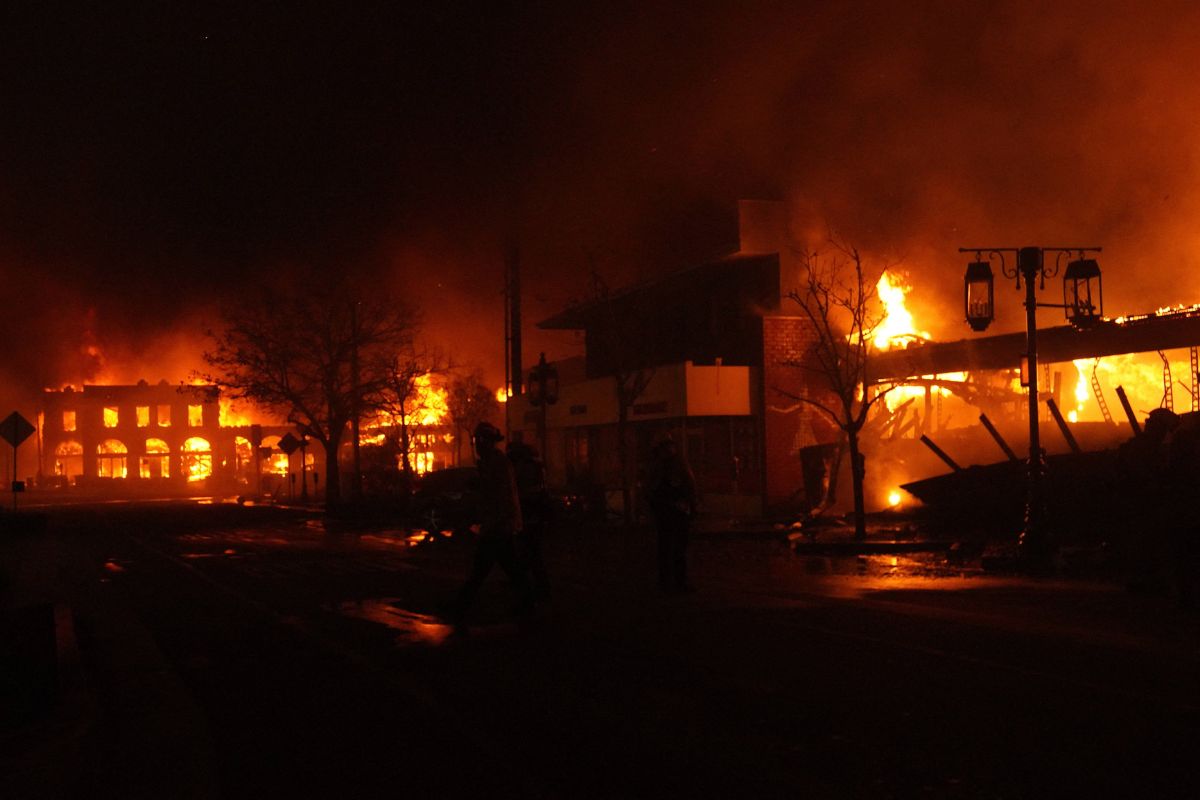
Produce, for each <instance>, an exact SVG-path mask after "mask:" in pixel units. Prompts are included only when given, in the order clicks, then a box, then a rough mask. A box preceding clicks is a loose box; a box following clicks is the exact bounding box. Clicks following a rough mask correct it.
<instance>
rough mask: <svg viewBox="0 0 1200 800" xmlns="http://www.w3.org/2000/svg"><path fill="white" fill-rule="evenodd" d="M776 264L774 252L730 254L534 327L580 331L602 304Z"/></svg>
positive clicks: (576, 307) (585, 304) (571, 309)
mask: <svg viewBox="0 0 1200 800" xmlns="http://www.w3.org/2000/svg"><path fill="white" fill-rule="evenodd" d="M768 259H769V260H771V261H777V259H778V254H777V253H742V252H738V253H730V254H729V255H727V256H722V257H721V258H718V259H716V260H715V261H707V262H705V263H703V264H697V265H693V266H690V267H686V268H684V269H681V270H677V271H675V272H671V273H668V274H666V275H662V276H659V277H657V278H651V279H650V280H646V281H642V282H640V283H636V284H634V285H632V286H628V287H626V288H624V289H620V290H617V291H615V292H613V293H612V294H611V295H609V296H608V297H607V298H602V299H593V300H587V301H585V302H582V303H579V304H577V305H574V306H571V307H569V308H566V309H564V310H563V311H560V312H559V313H557V314H555V315H554V316H552V317H550V318H548V319H544V320H542V321H541V322H539V323H538V324H537V326H538V327H539V328H541V329H543V330H581V329H583V328H586V327H587V326H588V323H589V322H590V321H591V318H592V317H593V315H595V314H596V313H598V312H599V311H600V309H602V308H603V307H604V305H605V304H606V303H611V302H613V301H622V300H626V299H628V298H631V297H634V296H636V295H639V294H645V293H649V292H652V291H656V290H662V289H666V288H669V287H670V285H671V284H673V283H676V282H682V281H687V282H688V283H689V284H692V285H694V284H695V283H696V282H706V281H710V280H713V279H716V278H719V277H724V276H726V275H728V270H729V269H730V268H731V267H737V266H743V265H747V264H753V263H754V262H757V261H766V260H768Z"/></svg>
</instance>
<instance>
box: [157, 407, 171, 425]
mask: <svg viewBox="0 0 1200 800" xmlns="http://www.w3.org/2000/svg"><path fill="white" fill-rule="evenodd" d="M158 427H160V428H169V427H171V407H170V406H166V405H163V406H159V407H158Z"/></svg>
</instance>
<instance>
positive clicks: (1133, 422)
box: [1117, 386, 1142, 436]
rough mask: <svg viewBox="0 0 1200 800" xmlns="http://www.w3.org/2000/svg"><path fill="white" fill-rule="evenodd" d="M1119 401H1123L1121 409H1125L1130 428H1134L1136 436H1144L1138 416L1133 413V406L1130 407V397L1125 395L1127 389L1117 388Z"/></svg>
mask: <svg viewBox="0 0 1200 800" xmlns="http://www.w3.org/2000/svg"><path fill="white" fill-rule="evenodd" d="M1117 399H1118V400H1120V401H1121V408H1123V409H1125V418H1126V419H1127V420H1129V427H1131V428H1133V435H1134V436H1141V435H1142V426H1141V425H1138V421H1137V415H1136V414H1134V413H1133V406H1131V405H1129V397H1128V395H1126V394H1125V387H1124V386H1118V387H1117Z"/></svg>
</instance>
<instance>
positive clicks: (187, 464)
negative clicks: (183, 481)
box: [183, 436, 213, 481]
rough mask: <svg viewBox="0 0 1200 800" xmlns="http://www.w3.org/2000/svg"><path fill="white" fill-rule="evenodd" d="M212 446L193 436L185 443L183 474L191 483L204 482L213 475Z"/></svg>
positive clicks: (206, 441) (205, 440) (204, 440)
mask: <svg viewBox="0 0 1200 800" xmlns="http://www.w3.org/2000/svg"><path fill="white" fill-rule="evenodd" d="M212 471H213V461H212V445H211V444H209V443H208V440H207V439H201V438H200V437H199V436H193V437H192V438H190V439H188V440H187V441H186V442H184V443H183V474H184V475H185V476H187V479H188V480H189V481H202V480H204V479H205V478H207V477H208V476H210V475H212Z"/></svg>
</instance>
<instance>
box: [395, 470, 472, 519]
mask: <svg viewBox="0 0 1200 800" xmlns="http://www.w3.org/2000/svg"><path fill="white" fill-rule="evenodd" d="M478 508H479V470H477V469H476V468H475V467H450V468H448V469H439V470H435V471H433V472H427V473H425V474H424V475H422V476H421V477H420V478H418V479H417V484H416V487H415V488H414V489H413V494H412V501H411V503H410V505H409V509H410V511H409V519H410V521H411V523H412V524H413V525H415V526H418V527H421V528H424V529H425V530H427V531H430V532H431V533H440V532H441V531H453V532H454V533H456V534H461V533H466V532H467V531H469V530H470V528H471V526H472V525H473V524H475V523H476V522H477V521H478Z"/></svg>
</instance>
